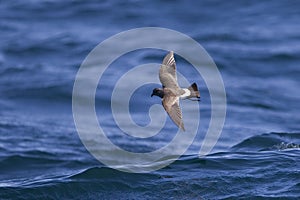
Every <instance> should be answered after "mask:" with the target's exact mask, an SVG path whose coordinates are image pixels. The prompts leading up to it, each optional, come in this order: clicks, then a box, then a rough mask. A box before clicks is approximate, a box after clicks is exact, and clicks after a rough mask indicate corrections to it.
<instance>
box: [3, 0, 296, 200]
mask: <svg viewBox="0 0 300 200" xmlns="http://www.w3.org/2000/svg"><path fill="white" fill-rule="evenodd" d="M299 7H300V2H299V1H296V0H295V1H292V0H288V1H234V2H233V1H229V2H227V1H198V2H190V1H164V2H162V1H127V2H125V1H121V0H119V1H111V2H110V1H101V3H100V2H97V1H75V0H74V1H71V0H68V1H55V0H53V1H52V0H49V1H48V0H47V1H46V0H45V1H35V0H32V1H21V0H20V1H18V0H16V1H1V2H0V108H1V109H0V172H1V173H0V199H161V198H163V199H235V198H237V199H242V198H253V199H254V198H256V199H257V198H274V199H276V198H278V199H281V198H282V199H297V198H299V196H300V163H299V159H300V155H299V148H300V146H299V145H300V115H299V110H300V104H299V101H300V92H299V87H300V81H299V80H300V79H299V77H300V68H299V63H300V23H299V19H300V12H299ZM144 26H156V27H165V28H171V29H174V30H177V31H180V32H183V33H185V34H187V35H189V36H190V37H192V38H194V39H195V40H196V41H198V42H199V43H200V44H201V45H203V47H204V48H205V49H206V50H207V52H208V53H209V54H210V56H211V57H212V58H213V59H214V61H215V62H216V64H217V66H218V68H219V70H220V72H221V75H222V77H223V80H224V84H225V88H226V95H227V101H228V102H227V117H226V122H225V126H224V129H223V131H222V135H221V138H220V139H219V141H218V143H217V145H216V146H215V148H214V149H213V151H212V152H211V154H210V155H208V156H207V157H202V158H199V157H198V155H197V154H198V152H199V149H200V147H199V144H201V140H202V139H203V133H204V132H205V130H206V129H207V127H208V123H209V119H210V101H209V94H208V92H207V89H206V86H205V84H204V82H203V81H202V80H201V79H199V80H198V85H199V89H200V90H201V92H202V93H201V94H202V101H201V102H200V104H199V105H200V109H202V111H201V125H200V128H199V132H198V134H197V137H196V139H195V141H194V143H193V145H191V147H190V148H189V150H188V151H187V152H186V153H185V155H183V156H182V157H180V159H179V160H177V161H176V162H174V163H173V164H171V165H169V166H167V167H165V168H163V169H160V170H158V171H154V172H151V173H141V174H134V173H125V172H120V171H117V170H114V169H110V168H108V167H106V166H105V165H103V164H101V163H100V162H99V161H97V160H96V159H95V158H93V157H92V156H91V155H90V154H89V153H88V151H87V150H86V149H85V147H84V145H83V144H82V142H81V141H80V139H79V136H78V134H77V131H76V129H75V125H74V121H73V117H72V89H73V83H74V80H75V76H76V73H77V70H78V69H79V67H80V64H81V63H82V61H83V60H84V59H85V57H86V56H87V55H88V53H89V52H90V51H91V50H92V49H93V48H94V47H95V46H96V45H97V44H99V43H100V42H102V41H103V40H105V39H106V38H108V37H110V36H112V35H114V34H116V33H119V32H121V31H125V30H128V29H131V28H137V27H144ZM174 43H175V44H176V41H174ZM121 45H126V44H121ZM178 45H180V44H178ZM116 48H117V47H116ZM165 53H166V52H164V51H159V50H157V51H155V50H151V49H148V50H147V49H146V50H141V51H140V52H139V51H137V52H133V53H129V54H128V55H124V56H123V57H122V60H121V61H122V62H121V63H123V64H124V66H127V67H129V68H130V66H134V65H139V64H143V63H148V62H156V63H160V62H161V60H162V58H163V56H164V55H165ZM175 58H176V59H178V68H179V66H180V63H181V64H183V61H180V58H179V57H175ZM187 73H188V72H187ZM119 75H120V74H118V71H117V70H116V71H111V72H110V73H108V75H107V76H108V77H107V80H108V81H106V84H107V87H106V88H107V89H109V88H110V87H111V86H112V85H113V84H114V83H113V80H114V77H116V76H119ZM109 80H111V82H110V81H109ZM146 89H149V91H145V90H146ZM151 90H152V86H151V87H150V86H149V87H148V86H145V87H143V88H142V89H140V90H137V93H136V94H135V95H136V96H139V95H140V96H144V98H145V99H144V100H143V101H141V100H140V101H137V102H136V103H137V107H135V108H132V109H131V113H132V118H133V120H135V121H136V123H137V124H139V125H146V124H148V123H149V117H148V110H147V109H145V102H147V103H146V104H147V106H148V107H149V106H150V105H151V104H155V103H159V100H158V99H154V98H152V99H151V98H150V96H149V95H150V93H151ZM107 99H109V96H104V97H103V96H101V95H100V94H98V93H97V94H96V102H97V105H102V108H101V109H103V110H102V116H103V117H104V119H105V113H106V112H107V113H108V112H109V111H108V110H109V109H110V102H109V100H107ZM135 99H138V98H133V99H132V101H135ZM149 102H150V103H149ZM143 103H144V104H143ZM147 106H146V107H147ZM99 109H100V108H99ZM144 116H145V117H144ZM109 119H110V118H108V119H106V121H105V120H104V121H102V122H101V123H102V126H104V127H105V129H106V130H108V131H110V136H109V137H110V138H111V139H112V140H114V139H115V143H116V144H118V145H120V146H122V147H124V148H127V149H130V150H132V151H137V152H144V151H151V148H154V149H156V148H160V147H161V146H163V144H164V140H163V139H161V137H159V138H158V139H156V140H155V138H154V139H153V140H152V141H151V142H152V143H151V144H148V143H145V142H144V141H139V140H137V141H135V142H134V143H133V142H132V140H133V139H132V138H130V137H128V136H126V137H122V136H121V133H120V132H118V131H116V130H118V129H117V128H116V125H115V124H114V122H113V121H110V120H109ZM188 119H189V117H188V115H185V120H188ZM166 126H167V128H166V132H165V133H164V134H163V135H162V137H164V139H165V140H166V141H169V140H171V139H172V138H173V137H174V135H172V134H168V130H172V128H173V124H172V123H171V122H170V121H167V124H166ZM168 127H169V129H168ZM139 142H141V144H139Z"/></svg>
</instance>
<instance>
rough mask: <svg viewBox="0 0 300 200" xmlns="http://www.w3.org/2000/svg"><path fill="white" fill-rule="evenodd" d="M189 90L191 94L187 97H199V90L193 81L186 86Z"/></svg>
mask: <svg viewBox="0 0 300 200" xmlns="http://www.w3.org/2000/svg"><path fill="white" fill-rule="evenodd" d="M188 89H189V91H190V92H191V95H190V96H189V97H188V98H192V97H196V98H198V99H199V98H200V92H199V90H198V87H197V84H196V83H193V84H192V85H191V86H190V87H188Z"/></svg>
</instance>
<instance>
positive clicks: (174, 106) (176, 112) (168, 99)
mask: <svg viewBox="0 0 300 200" xmlns="http://www.w3.org/2000/svg"><path fill="white" fill-rule="evenodd" d="M162 104H163V107H164V108H165V110H166V111H167V113H168V115H169V116H170V118H171V119H172V121H173V122H174V123H175V124H176V125H177V126H178V127H179V128H181V129H182V130H183V131H185V129H184V124H183V120H182V114H181V109H180V106H179V97H176V96H170V95H165V96H164V98H163V101H162Z"/></svg>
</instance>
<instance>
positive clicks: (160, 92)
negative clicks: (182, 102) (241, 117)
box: [151, 88, 164, 98]
mask: <svg viewBox="0 0 300 200" xmlns="http://www.w3.org/2000/svg"><path fill="white" fill-rule="evenodd" d="M153 95H155V96H158V97H160V98H163V97H164V91H163V89H161V88H154V89H153V91H152V94H151V97H153Z"/></svg>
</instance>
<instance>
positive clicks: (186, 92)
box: [180, 88, 191, 99]
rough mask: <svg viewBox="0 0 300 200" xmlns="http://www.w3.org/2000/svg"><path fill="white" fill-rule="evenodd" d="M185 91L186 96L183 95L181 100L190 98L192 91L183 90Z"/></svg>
mask: <svg viewBox="0 0 300 200" xmlns="http://www.w3.org/2000/svg"><path fill="white" fill-rule="evenodd" d="M183 90H184V94H182V95H181V96H180V97H181V98H183V99H185V98H187V97H188V96H190V95H191V91H190V90H189V89H187V88H183Z"/></svg>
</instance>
